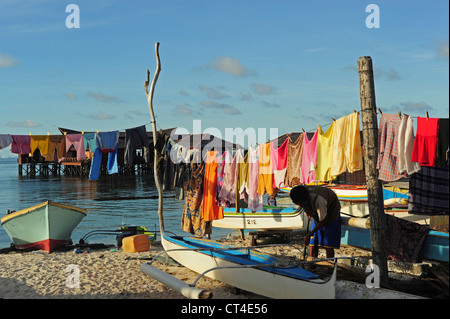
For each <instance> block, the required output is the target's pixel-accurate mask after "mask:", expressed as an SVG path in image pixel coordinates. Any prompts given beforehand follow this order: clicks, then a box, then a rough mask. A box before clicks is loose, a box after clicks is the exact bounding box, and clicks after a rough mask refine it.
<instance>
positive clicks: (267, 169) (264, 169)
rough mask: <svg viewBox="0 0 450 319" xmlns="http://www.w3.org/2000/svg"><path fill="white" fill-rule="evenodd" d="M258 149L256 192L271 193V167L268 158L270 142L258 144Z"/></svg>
mask: <svg viewBox="0 0 450 319" xmlns="http://www.w3.org/2000/svg"><path fill="white" fill-rule="evenodd" d="M258 150H259V181H258V193H259V194H261V195H264V193H267V194H268V195H272V194H273V168H272V161H271V159H270V143H266V144H262V145H259V146H258Z"/></svg>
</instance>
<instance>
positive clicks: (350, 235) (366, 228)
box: [341, 218, 449, 262]
mask: <svg viewBox="0 0 450 319" xmlns="http://www.w3.org/2000/svg"><path fill="white" fill-rule="evenodd" d="M349 220H350V222H349ZM342 221H343V223H342V225H341V245H348V246H353V247H358V248H363V249H371V247H372V245H371V239H370V225H369V223H368V222H367V218H343V219H342ZM422 258H423V259H430V260H437V261H445V262H448V261H449V234H448V233H444V232H437V231H433V230H430V231H429V233H428V235H427V237H426V238H425V242H424V243H423V250H422Z"/></svg>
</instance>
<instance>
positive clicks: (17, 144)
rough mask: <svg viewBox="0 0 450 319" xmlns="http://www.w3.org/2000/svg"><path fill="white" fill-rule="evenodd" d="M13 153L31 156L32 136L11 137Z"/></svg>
mask: <svg viewBox="0 0 450 319" xmlns="http://www.w3.org/2000/svg"><path fill="white" fill-rule="evenodd" d="M11 138H12V140H13V141H12V143H11V153H14V154H29V153H30V152H31V136H30V135H11Z"/></svg>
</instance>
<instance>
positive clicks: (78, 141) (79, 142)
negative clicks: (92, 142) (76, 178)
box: [66, 134, 86, 161]
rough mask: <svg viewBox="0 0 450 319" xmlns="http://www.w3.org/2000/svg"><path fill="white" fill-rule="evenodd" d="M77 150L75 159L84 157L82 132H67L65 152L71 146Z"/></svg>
mask: <svg viewBox="0 0 450 319" xmlns="http://www.w3.org/2000/svg"><path fill="white" fill-rule="evenodd" d="M72 145H73V147H74V148H75V150H76V152H77V160H79V161H80V160H84V159H86V152H85V150H84V137H83V134H67V135H66V152H68V151H69V150H70V148H71V147H72Z"/></svg>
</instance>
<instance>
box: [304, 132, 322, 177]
mask: <svg viewBox="0 0 450 319" xmlns="http://www.w3.org/2000/svg"><path fill="white" fill-rule="evenodd" d="M318 136H319V128H317V129H316V131H315V132H314V136H313V137H312V138H311V139H310V140H309V139H308V135H307V134H304V135H303V155H302V156H303V159H302V166H301V167H300V171H301V175H300V182H301V183H302V184H308V183H311V182H312V181H314V180H315V179H316V171H315V170H314V167H315V166H316V163H317V140H318Z"/></svg>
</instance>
